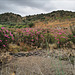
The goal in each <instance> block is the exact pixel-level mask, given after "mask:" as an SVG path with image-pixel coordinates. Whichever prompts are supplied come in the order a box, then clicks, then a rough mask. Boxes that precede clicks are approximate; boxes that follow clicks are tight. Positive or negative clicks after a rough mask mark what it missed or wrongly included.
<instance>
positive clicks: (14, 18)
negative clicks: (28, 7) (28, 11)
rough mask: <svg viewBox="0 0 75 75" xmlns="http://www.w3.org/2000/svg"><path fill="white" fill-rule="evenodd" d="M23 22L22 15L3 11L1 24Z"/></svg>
mask: <svg viewBox="0 0 75 75" xmlns="http://www.w3.org/2000/svg"><path fill="white" fill-rule="evenodd" d="M18 22H19V23H20V22H22V17H21V16H20V15H18V14H14V13H3V14H0V24H10V25H11V24H14V23H16V24H17V23H18Z"/></svg>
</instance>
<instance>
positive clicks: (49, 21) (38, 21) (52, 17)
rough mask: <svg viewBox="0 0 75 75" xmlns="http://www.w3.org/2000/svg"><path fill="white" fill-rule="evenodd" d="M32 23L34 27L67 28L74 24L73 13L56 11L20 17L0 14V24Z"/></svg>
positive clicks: (12, 14)
mask: <svg viewBox="0 0 75 75" xmlns="http://www.w3.org/2000/svg"><path fill="white" fill-rule="evenodd" d="M30 23H34V25H35V26H42V25H44V26H47V25H51V26H54V25H55V26H59V25H60V26H61V25H63V26H67V25H70V24H71V23H75V12H72V11H64V10H58V11H53V12H51V13H47V14H43V13H42V14H37V15H29V16H25V17H22V16H20V15H18V14H14V13H4V14H0V24H8V25H16V24H17V25H29V24H30Z"/></svg>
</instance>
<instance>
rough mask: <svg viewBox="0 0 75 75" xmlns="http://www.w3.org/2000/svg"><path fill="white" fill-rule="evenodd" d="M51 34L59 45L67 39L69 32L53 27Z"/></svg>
mask: <svg viewBox="0 0 75 75" xmlns="http://www.w3.org/2000/svg"><path fill="white" fill-rule="evenodd" d="M53 34H54V37H55V41H56V43H57V44H58V46H59V47H60V46H62V45H63V44H64V43H66V42H67V41H68V40H69V38H68V34H69V33H68V32H67V31H66V30H60V29H55V30H54V32H53Z"/></svg>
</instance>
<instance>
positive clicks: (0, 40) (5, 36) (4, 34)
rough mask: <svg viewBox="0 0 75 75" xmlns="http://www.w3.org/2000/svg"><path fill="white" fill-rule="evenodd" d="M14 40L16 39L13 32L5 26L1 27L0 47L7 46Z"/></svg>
mask: <svg viewBox="0 0 75 75" xmlns="http://www.w3.org/2000/svg"><path fill="white" fill-rule="evenodd" d="M12 40H14V37H13V34H11V32H10V31H8V30H6V29H5V28H4V27H1V28H0V48H5V47H6V46H7V45H8V44H9V43H10V42H11V41H12Z"/></svg>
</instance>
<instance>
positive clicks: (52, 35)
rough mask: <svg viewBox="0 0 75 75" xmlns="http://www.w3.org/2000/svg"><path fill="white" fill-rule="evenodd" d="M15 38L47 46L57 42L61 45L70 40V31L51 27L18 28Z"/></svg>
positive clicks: (31, 43)
mask: <svg viewBox="0 0 75 75" xmlns="http://www.w3.org/2000/svg"><path fill="white" fill-rule="evenodd" d="M15 37H16V38H15V39H16V41H19V42H24V43H26V44H30V45H35V46H38V47H39V46H41V45H42V46H43V45H44V46H46V45H48V44H49V43H57V44H58V45H59V46H60V45H63V44H64V43H66V42H67V41H68V39H69V38H68V33H67V32H66V31H65V30H58V29H51V28H22V29H17V30H16V33H15Z"/></svg>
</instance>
